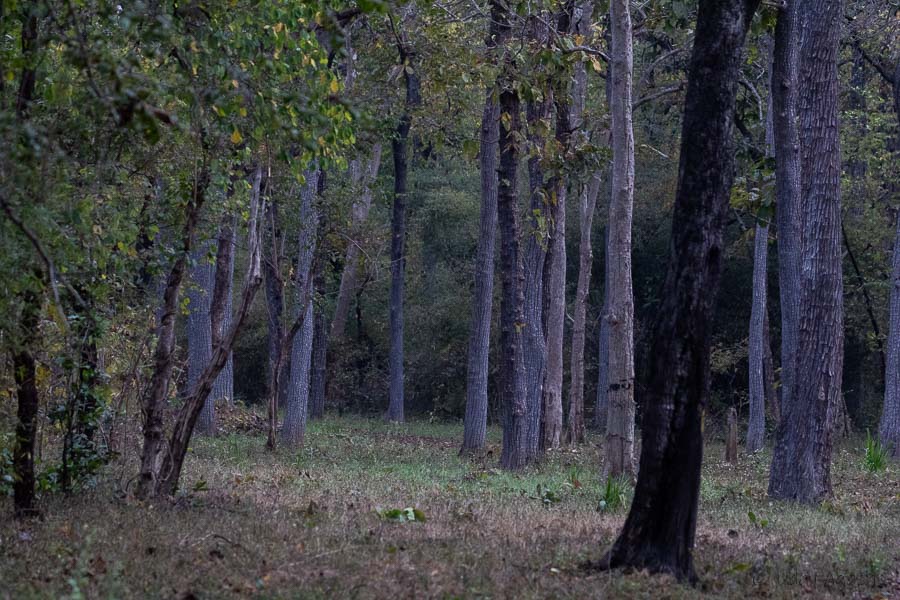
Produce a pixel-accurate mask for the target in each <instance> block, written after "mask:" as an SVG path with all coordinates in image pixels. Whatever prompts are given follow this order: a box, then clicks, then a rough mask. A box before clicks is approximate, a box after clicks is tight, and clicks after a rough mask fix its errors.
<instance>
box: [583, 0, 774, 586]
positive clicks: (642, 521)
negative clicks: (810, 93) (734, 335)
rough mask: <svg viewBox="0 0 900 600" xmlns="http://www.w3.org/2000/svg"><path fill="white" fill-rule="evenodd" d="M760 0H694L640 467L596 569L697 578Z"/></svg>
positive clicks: (645, 406) (646, 400) (651, 354)
mask: <svg viewBox="0 0 900 600" xmlns="http://www.w3.org/2000/svg"><path fill="white" fill-rule="evenodd" d="M757 4H758V2H757V1H749V2H745V1H744V0H730V1H728V0H700V4H699V8H698V14H697V28H696V32H695V36H694V50H693V53H692V55H691V62H690V68H689V69H688V73H689V74H690V75H689V77H688V84H687V94H686V96H685V104H684V118H683V122H682V134H681V151H680V161H679V162H680V164H679V177H678V191H677V192H676V196H675V207H674V214H673V218H672V237H671V242H670V257H669V265H668V269H667V272H666V279H665V283H664V284H663V288H662V292H661V295H660V297H661V299H662V300H661V303H660V307H659V311H658V315H657V318H656V321H655V324H654V328H653V338H652V339H653V343H652V348H651V351H650V380H649V382H648V384H649V385H648V386H647V397H646V398H645V401H644V418H643V427H642V434H643V440H642V441H643V443H642V450H641V458H640V472H639V475H638V481H637V487H636V488H635V494H634V500H633V501H632V504H631V510H630V512H629V514H628V518H627V519H626V521H625V525H624V527H623V529H622V532H621V533H620V534H619V537H618V539H617V540H616V542H615V544H613V547H612V549H611V550H610V551H609V552H608V554H607V555H606V556H605V558H604V559H603V560H602V561H601V563H600V566H601V567H606V568H609V567H630V568H635V569H648V570H649V571H650V572H663V573H669V574H671V575H674V576H675V577H677V578H678V579H681V580H685V579H689V580H692V579H695V577H696V576H695V573H694V567H693V546H694V534H695V530H696V525H697V501H698V496H699V491H700V467H701V464H702V462H703V436H702V430H701V429H702V427H701V423H702V414H703V411H704V408H705V405H706V400H707V398H708V397H709V346H710V329H711V327H710V325H711V323H712V316H713V302H714V298H715V296H716V292H717V290H718V286H719V279H720V274H721V269H722V253H723V250H724V244H723V234H724V230H725V216H726V214H727V209H728V199H729V194H730V191H731V185H732V182H733V179H734V173H733V167H734V157H733V156H734V153H733V149H732V146H733V144H732V130H733V116H734V104H735V95H736V92H735V87H736V83H737V79H738V75H739V72H740V66H741V62H742V61H741V57H742V49H743V45H744V37H745V35H746V32H747V28H748V26H749V24H750V20H751V18H752V15H753V13H754V12H755V9H756V6H757Z"/></svg>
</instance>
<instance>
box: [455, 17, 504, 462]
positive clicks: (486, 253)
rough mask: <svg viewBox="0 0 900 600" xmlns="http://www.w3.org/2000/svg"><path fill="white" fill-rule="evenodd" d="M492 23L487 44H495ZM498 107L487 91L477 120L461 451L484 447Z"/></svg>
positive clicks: (492, 267)
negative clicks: (477, 175)
mask: <svg viewBox="0 0 900 600" xmlns="http://www.w3.org/2000/svg"><path fill="white" fill-rule="evenodd" d="M495 29H496V26H494V24H493V23H492V25H491V28H490V32H491V33H490V35H488V39H487V45H488V48H492V47H494V45H495V43H496V42H495V41H494V40H495V37H496V32H495ZM499 123H500V107H499V105H498V103H497V100H496V96H495V92H494V89H493V88H488V90H487V93H486V97H485V101H484V111H483V113H482V117H481V154H480V159H481V165H480V166H481V217H480V225H479V235H478V250H477V254H476V256H475V294H474V296H473V298H472V325H471V330H470V333H469V356H468V364H467V370H466V413H465V417H464V419H463V444H462V451H463V452H466V451H472V450H480V449H482V448H484V443H485V435H486V432H487V412H488V355H489V353H490V344H491V305H492V303H493V298H494V245H495V240H496V237H497V184H498V181H497V146H498V138H499V136H500V125H499Z"/></svg>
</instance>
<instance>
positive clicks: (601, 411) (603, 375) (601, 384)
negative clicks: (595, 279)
mask: <svg viewBox="0 0 900 600" xmlns="http://www.w3.org/2000/svg"><path fill="white" fill-rule="evenodd" d="M603 239H604V242H605V243H604V247H606V248H609V223H607V225H606V228H605V229H604V232H603ZM603 254H604V256H605V258H606V260H604V262H603V305H602V306H601V307H600V320H599V331H598V332H597V402H596V404H595V406H594V427H596V429H597V431H599V432H601V433H603V434H604V435H606V423H607V421H608V417H609V321H608V320H607V318H606V313H607V312H609V252H608V251H606V252H604V253H603Z"/></svg>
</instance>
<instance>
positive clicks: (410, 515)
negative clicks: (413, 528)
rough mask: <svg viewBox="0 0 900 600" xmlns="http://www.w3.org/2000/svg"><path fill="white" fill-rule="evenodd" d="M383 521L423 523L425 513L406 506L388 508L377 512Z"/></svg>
mask: <svg viewBox="0 0 900 600" xmlns="http://www.w3.org/2000/svg"><path fill="white" fill-rule="evenodd" d="M378 514H379V516H381V518H382V519H384V520H385V521H396V522H397V523H424V522H425V521H426V519H425V513H424V512H422V511H421V510H419V509H418V508H414V507H412V506H407V507H406V508H389V509H387V510H383V511H381V512H379V513H378Z"/></svg>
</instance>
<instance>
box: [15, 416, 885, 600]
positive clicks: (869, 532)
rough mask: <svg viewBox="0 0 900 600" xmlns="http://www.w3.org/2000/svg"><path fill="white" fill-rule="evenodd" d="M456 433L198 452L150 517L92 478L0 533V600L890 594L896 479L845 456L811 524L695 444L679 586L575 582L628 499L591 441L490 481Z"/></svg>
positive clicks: (331, 424)
mask: <svg viewBox="0 0 900 600" xmlns="http://www.w3.org/2000/svg"><path fill="white" fill-rule="evenodd" d="M461 434H462V432H461V428H460V427H459V426H457V425H448V424H441V423H424V422H420V423H412V424H407V425H390V424H386V423H383V422H381V421H378V420H366V419H361V418H341V419H337V418H328V419H326V420H324V421H321V422H317V423H314V424H312V425H311V427H310V431H309V434H308V444H307V447H306V448H304V449H303V450H302V451H300V452H290V451H286V450H280V451H278V452H275V453H271V452H267V451H265V450H264V448H263V443H264V439H263V437H262V436H261V435H260V434H253V435H250V434H242V433H232V434H229V435H223V436H220V437H217V438H215V439H200V440H197V441H196V442H195V443H194V445H193V448H192V450H191V453H190V455H189V457H188V463H187V467H186V469H187V470H186V472H185V475H184V480H183V484H184V485H183V487H184V489H185V490H186V491H185V493H184V494H183V495H181V496H180V497H179V498H178V499H177V500H175V501H163V502H154V503H150V504H143V503H141V502H138V501H136V500H134V499H133V498H132V497H131V496H130V495H129V494H127V493H125V492H124V491H123V488H126V487H127V485H126V484H127V481H128V477H127V476H126V475H130V474H132V473H133V472H134V471H133V465H132V464H126V465H111V466H110V467H109V471H108V473H106V477H104V478H103V480H102V481H103V482H102V483H101V484H100V485H99V486H98V487H97V488H95V489H93V490H87V491H85V492H81V493H79V494H77V495H74V496H73V497H71V498H60V497H51V498H47V499H44V501H43V506H44V508H45V512H44V518H43V519H42V520H37V521H33V522H31V523H27V524H24V525H20V524H17V523H15V522H13V521H11V520H6V521H4V522H2V523H0V598H15V599H20V598H25V599H27V598H144V597H158V598H182V599H189V598H238V597H255V598H337V597H351V598H354V597H358V598H488V597H490V598H513V597H514V598H539V597H540V598H543V597H554V598H557V597H559V598H567V597H571V598H584V597H607V596H608V597H629V598H630V597H635V598H644V597H646V598H694V597H697V595H700V594H702V595H704V596H707V597H723V598H724V597H733V598H746V597H775V598H788V597H807V598H826V597H845V596H856V597H860V598H878V597H882V598H888V597H900V545H898V543H897V540H898V539H900V481H898V477H897V469H896V467H895V466H893V465H888V467H887V469H886V471H884V472H881V473H879V474H878V475H873V474H870V473H868V472H867V471H866V470H865V466H864V462H863V460H862V456H863V454H862V448H861V447H860V444H859V441H858V440H856V441H854V444H853V445H851V446H847V447H841V448H839V449H837V450H836V451H835V464H834V470H833V480H834V486H835V496H834V498H833V500H831V501H829V502H828V503H826V504H825V505H823V506H822V507H818V508H808V507H796V506H790V505H786V504H778V503H773V502H772V501H770V500H769V499H768V498H767V496H766V475H767V468H768V460H769V457H768V456H767V455H766V453H760V454H757V455H753V456H747V457H742V458H741V460H740V462H739V463H738V464H737V465H736V466H732V465H727V464H725V463H724V461H723V460H721V458H722V456H723V455H724V449H723V447H722V445H721V444H719V443H715V442H711V443H709V444H708V445H707V453H706V455H707V459H706V463H705V465H704V470H703V481H702V485H701V506H700V523H699V527H698V532H697V548H696V558H695V561H696V564H697V569H698V572H699V574H700V576H701V579H702V583H701V584H700V585H699V586H698V587H697V588H690V587H685V586H682V585H679V584H676V583H675V582H673V581H672V580H670V579H667V578H665V577H656V576H653V577H651V576H649V575H647V574H645V573H630V574H625V573H621V572H614V573H585V572H582V571H581V570H580V569H579V565H580V564H581V563H582V562H583V561H585V560H588V559H596V558H598V557H599V555H600V553H601V552H602V551H603V550H604V549H605V548H606V547H608V545H609V544H610V543H611V542H612V540H613V537H614V535H615V533H616V532H617V530H618V529H619V527H620V526H621V524H622V522H623V520H624V518H625V514H626V509H625V507H622V508H620V509H618V510H612V507H610V508H609V509H607V510H603V511H598V510H597V508H598V505H599V503H600V501H601V499H607V501H608V502H609V498H612V497H620V496H621V495H623V494H625V495H627V497H628V498H630V495H631V490H630V486H628V485H622V484H620V483H616V484H612V485H610V486H607V485H601V482H600V481H599V473H600V472H601V464H600V450H599V448H598V446H597V441H598V440H597V439H596V438H594V437H591V438H590V440H589V442H590V443H589V444H587V445H585V446H582V447H580V448H578V449H575V450H571V449H567V450H561V451H558V452H553V453H551V455H550V456H549V457H548V458H547V460H545V461H544V463H543V464H541V465H540V466H539V467H534V468H531V469H529V470H527V471H525V472H524V473H521V474H510V473H506V472H502V471H500V470H498V469H497V468H496V465H497V458H498V454H499V432H497V431H495V430H491V432H490V434H489V441H490V448H489V451H488V454H487V456H484V457H481V458H474V459H473V458H460V457H458V456H457V449H458V443H459V440H460V439H461ZM133 452H134V450H133V449H132V452H131V456H132V459H131V460H133ZM407 509H412V510H407ZM0 510H3V512H4V514H6V515H8V514H9V506H2V507H0ZM400 515H402V516H400ZM410 516H412V518H410ZM423 519H424V521H423Z"/></svg>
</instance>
